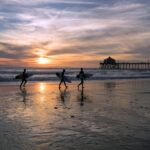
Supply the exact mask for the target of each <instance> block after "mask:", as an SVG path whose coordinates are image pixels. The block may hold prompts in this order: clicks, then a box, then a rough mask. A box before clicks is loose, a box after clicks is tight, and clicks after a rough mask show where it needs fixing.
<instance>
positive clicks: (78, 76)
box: [76, 73, 93, 79]
mask: <svg viewBox="0 0 150 150" xmlns="http://www.w3.org/2000/svg"><path fill="white" fill-rule="evenodd" d="M84 75H85V79H87V78H90V77H92V76H93V74H91V73H85V74H84ZM76 77H77V78H78V79H81V78H82V77H81V76H80V75H79V74H77V76H76Z"/></svg>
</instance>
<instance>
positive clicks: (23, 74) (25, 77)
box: [20, 69, 27, 88]
mask: <svg viewBox="0 0 150 150" xmlns="http://www.w3.org/2000/svg"><path fill="white" fill-rule="evenodd" d="M26 83H27V73H26V69H24V70H23V72H22V82H21V84H20V88H21V87H22V86H24V87H25V85H26Z"/></svg>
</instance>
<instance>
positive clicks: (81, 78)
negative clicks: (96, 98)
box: [78, 68, 85, 88]
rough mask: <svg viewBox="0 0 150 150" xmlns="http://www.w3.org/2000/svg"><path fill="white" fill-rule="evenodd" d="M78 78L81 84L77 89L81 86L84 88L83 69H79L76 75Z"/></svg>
mask: <svg viewBox="0 0 150 150" xmlns="http://www.w3.org/2000/svg"><path fill="white" fill-rule="evenodd" d="M78 78H79V79H80V80H81V82H80V83H79V84H78V88H79V87H80V85H82V88H84V86H83V84H84V80H85V74H84V71H83V68H81V70H80V72H79V74H78Z"/></svg>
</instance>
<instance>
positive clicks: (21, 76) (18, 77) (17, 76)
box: [15, 73, 33, 79]
mask: <svg viewBox="0 0 150 150" xmlns="http://www.w3.org/2000/svg"><path fill="white" fill-rule="evenodd" d="M31 76H33V74H31V73H26V78H29V77H31ZM22 78H23V74H22V73H21V74H18V75H16V76H15V79H22Z"/></svg>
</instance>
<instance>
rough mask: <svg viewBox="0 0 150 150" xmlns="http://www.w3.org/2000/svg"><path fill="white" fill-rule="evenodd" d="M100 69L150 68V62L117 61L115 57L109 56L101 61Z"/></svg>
mask: <svg viewBox="0 0 150 150" xmlns="http://www.w3.org/2000/svg"><path fill="white" fill-rule="evenodd" d="M100 69H108V70H111V69H112V70H114V69H117V70H150V63H149V62H117V61H116V60H115V59H114V58H111V57H108V58H106V59H104V61H103V62H100Z"/></svg>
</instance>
